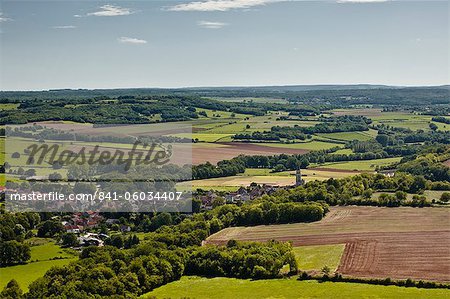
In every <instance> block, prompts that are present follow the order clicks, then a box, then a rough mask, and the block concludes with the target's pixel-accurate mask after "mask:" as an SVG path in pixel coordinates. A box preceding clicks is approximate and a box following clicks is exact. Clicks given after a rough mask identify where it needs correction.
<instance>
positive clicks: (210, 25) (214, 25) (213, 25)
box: [197, 21, 228, 29]
mask: <svg viewBox="0 0 450 299" xmlns="http://www.w3.org/2000/svg"><path fill="white" fill-rule="evenodd" d="M197 25H198V26H200V27H203V28H208V29H220V28H222V27H224V26H227V25H228V23H222V22H210V21H198V22H197Z"/></svg>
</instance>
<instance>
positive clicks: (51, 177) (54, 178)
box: [48, 172, 62, 181]
mask: <svg viewBox="0 0 450 299" xmlns="http://www.w3.org/2000/svg"><path fill="white" fill-rule="evenodd" d="M48 179H49V180H50V181H60V180H62V175H61V174H59V173H57V172H53V173H50V174H49V175H48Z"/></svg>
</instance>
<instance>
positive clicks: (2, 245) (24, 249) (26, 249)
mask: <svg viewBox="0 0 450 299" xmlns="http://www.w3.org/2000/svg"><path fill="white" fill-rule="evenodd" d="M30 252H31V251H30V245H28V244H24V243H20V242H17V241H16V240H12V241H6V242H5V241H1V242H0V253H1V255H0V266H2V267H3V266H8V265H14V264H22V263H25V262H26V261H28V260H29V259H30V258H31V254H30Z"/></svg>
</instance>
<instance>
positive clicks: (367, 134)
mask: <svg viewBox="0 0 450 299" xmlns="http://www.w3.org/2000/svg"><path fill="white" fill-rule="evenodd" d="M377 132H378V131H376V130H369V131H356V132H339V133H321V134H317V135H318V136H320V137H325V138H329V139H334V140H342V141H352V140H359V141H366V140H372V139H374V138H375V137H376V136H377Z"/></svg>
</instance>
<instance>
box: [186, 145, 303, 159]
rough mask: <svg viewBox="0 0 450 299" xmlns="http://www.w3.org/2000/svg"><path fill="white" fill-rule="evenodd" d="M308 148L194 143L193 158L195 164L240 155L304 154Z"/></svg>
mask: <svg viewBox="0 0 450 299" xmlns="http://www.w3.org/2000/svg"><path fill="white" fill-rule="evenodd" d="M307 152H308V150H306V149H302V148H281V149H279V148H276V147H270V146H265V144H264V145H261V144H253V143H239V142H223V143H217V142H216V143H212V144H202V143H196V144H193V149H192V160H193V163H194V164H200V163H204V162H207V161H209V162H211V163H217V162H218V161H221V160H225V159H231V158H234V157H236V156H239V155H241V154H242V155H267V156H270V155H276V154H282V153H284V154H304V153H307Z"/></svg>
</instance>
